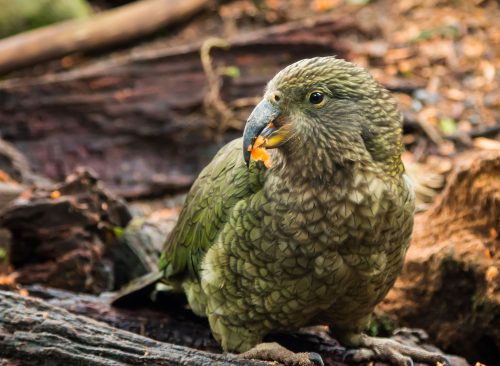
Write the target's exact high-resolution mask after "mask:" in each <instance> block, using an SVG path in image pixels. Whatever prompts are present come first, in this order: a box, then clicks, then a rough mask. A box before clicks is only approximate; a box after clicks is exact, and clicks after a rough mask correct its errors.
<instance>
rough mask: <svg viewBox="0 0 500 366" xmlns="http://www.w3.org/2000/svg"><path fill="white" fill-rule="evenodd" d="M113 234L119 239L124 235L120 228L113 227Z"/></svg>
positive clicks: (122, 229) (123, 230)
mask: <svg viewBox="0 0 500 366" xmlns="http://www.w3.org/2000/svg"><path fill="white" fill-rule="evenodd" d="M113 234H115V237H116V238H118V239H119V238H121V237H123V235H124V234H125V229H124V228H122V227H120V226H115V227H113Z"/></svg>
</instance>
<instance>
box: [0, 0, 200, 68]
mask: <svg viewBox="0 0 500 366" xmlns="http://www.w3.org/2000/svg"><path fill="white" fill-rule="evenodd" d="M208 3H209V2H208V1H207V0H142V1H137V2H135V3H132V4H129V5H126V6H122V7H119V8H116V9H113V10H109V11H106V12H103V13H100V14H97V15H95V16H93V17H91V18H88V19H84V20H71V21H66V22H63V23H60V24H54V25H49V26H46V27H43V28H39V29H35V30H33V31H30V32H25V33H21V34H18V35H15V36H12V37H9V38H6V39H4V40H2V41H0V74H3V73H7V72H10V71H13V70H15V69H18V68H20V67H24V66H29V65H33V64H35V63H37V62H40V61H46V60H50V59H53V58H57V57H61V56H64V55H67V54H69V53H72V52H76V51H89V50H92V49H96V48H101V47H105V46H110V45H114V44H117V43H121V42H124V41H129V40H132V39H136V38H138V37H141V36H144V35H147V34H151V33H153V32H155V31H157V30H158V29H160V28H162V27H165V26H167V25H170V24H172V23H175V22H178V21H180V20H183V19H186V18H187V17H189V16H191V15H193V14H194V13H196V12H197V11H199V10H200V9H202V8H203V7H204V6H206V5H207V4H208Z"/></svg>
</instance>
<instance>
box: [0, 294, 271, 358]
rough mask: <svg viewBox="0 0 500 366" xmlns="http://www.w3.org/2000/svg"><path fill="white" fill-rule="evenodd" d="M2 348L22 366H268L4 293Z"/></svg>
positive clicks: (0, 316) (3, 355) (0, 299)
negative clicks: (170, 340)
mask: <svg viewBox="0 0 500 366" xmlns="http://www.w3.org/2000/svg"><path fill="white" fill-rule="evenodd" d="M0 345H1V347H0V360H1V359H2V358H5V359H9V360H13V361H20V362H21V363H22V364H23V365H37V366H39V365H93V366H96V365H100V366H111V365H113V366H115V365H121V364H127V365H140V366H143V365H169V366H170V365H193V366H198V365H199V366H202V365H203V366H206V365H220V366H229V365H241V366H266V365H267V364H266V363H264V362H258V361H251V360H239V359H236V358H235V357H234V356H231V355H221V354H213V353H208V352H204V351H198V350H195V349H192V348H187V347H183V346H177V345H174V344H169V343H162V342H158V341H155V340H152V339H149V338H146V337H143V336H140V335H137V334H134V333H130V332H127V331H123V330H119V329H116V328H112V327H110V326H109V325H107V324H105V323H101V322H98V321H95V320H93V319H90V318H87V317H84V316H79V315H74V314H71V313H70V312H68V311H66V310H64V309H61V308H59V307H54V306H52V305H50V304H48V303H46V302H45V301H42V300H39V299H35V298H31V297H23V296H21V295H18V294H15V293H10V292H6V291H0Z"/></svg>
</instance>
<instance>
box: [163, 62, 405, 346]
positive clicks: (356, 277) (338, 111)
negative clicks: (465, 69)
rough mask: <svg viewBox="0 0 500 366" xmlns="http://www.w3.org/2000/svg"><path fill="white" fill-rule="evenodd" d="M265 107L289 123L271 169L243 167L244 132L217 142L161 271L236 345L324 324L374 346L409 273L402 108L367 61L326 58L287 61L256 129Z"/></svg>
mask: <svg viewBox="0 0 500 366" xmlns="http://www.w3.org/2000/svg"><path fill="white" fill-rule="evenodd" d="M314 92H317V93H319V94H316V97H317V96H318V95H321V96H323V97H322V98H319V97H317V98H316V99H318V98H319V99H322V100H321V101H320V103H317V104H313V103H312V102H311V100H313V101H314V102H316V100H314V99H313V98H311V93H314ZM266 108H267V110H272V111H273V112H272V113H274V114H272V116H273V121H274V122H273V123H274V125H275V127H276V129H279V128H281V127H283V126H286V129H282V130H281V131H282V135H283V136H280V140H279V141H280V143H279V144H276V146H270V147H276V148H275V149H273V150H270V151H271V153H272V159H273V164H272V167H271V168H270V169H266V168H265V167H264V166H263V164H262V163H261V162H258V163H256V162H250V164H249V166H247V164H246V162H245V160H244V151H245V147H244V146H243V143H242V140H241V139H238V140H235V141H232V142H231V143H229V144H227V145H226V146H225V147H223V148H222V149H221V150H220V151H219V153H218V154H217V156H216V157H215V158H214V159H213V161H212V162H211V163H210V164H209V165H208V166H207V167H206V168H205V169H204V170H203V171H202V173H201V174H200V176H199V177H198V179H197V181H196V182H195V184H194V186H193V187H192V189H191V191H190V193H189V195H188V198H187V201H186V203H185V206H184V209H183V211H182V213H181V215H180V218H179V222H178V224H177V226H176V228H175V229H174V231H173V232H172V233H171V235H170V237H169V238H168V240H167V243H166V246H165V251H164V254H163V256H162V259H161V270H162V271H164V279H163V281H164V282H166V283H168V284H169V285H170V286H173V287H174V288H179V289H180V288H181V287H182V288H183V290H184V291H185V293H186V295H187V298H188V301H189V304H190V305H191V307H192V309H193V311H194V312H195V313H197V314H199V315H202V316H207V317H208V319H209V322H210V326H211V329H212V332H213V334H214V336H215V338H216V339H217V340H218V341H220V342H221V344H222V347H223V348H224V350H226V351H233V352H243V351H246V350H248V349H250V348H252V347H253V346H255V345H256V344H258V343H259V342H261V340H262V337H263V336H265V335H266V334H267V333H269V332H270V331H275V330H279V329H294V328H299V327H303V326H309V325H317V324H328V325H331V326H332V327H333V328H334V329H335V333H336V334H337V335H339V336H340V337H341V339H343V340H344V341H345V342H346V343H348V344H349V345H352V346H360V347H368V346H367V345H366V344H364V343H362V342H361V341H359V342H358V338H359V337H358V338H356V337H357V336H358V335H359V333H360V332H361V331H362V330H363V329H364V328H365V327H366V325H367V323H368V321H369V317H370V314H371V312H372V310H373V308H374V306H375V305H376V304H377V303H378V302H380V301H381V300H382V299H383V297H384V296H385V294H386V293H387V291H388V290H389V289H390V287H391V286H392V284H393V282H394V280H395V278H396V276H397V274H398V273H399V271H400V269H401V266H402V264H403V260H404V256H405V253H406V250H407V248H408V245H409V240H410V235H411V231H412V224H413V210H414V194H413V190H412V188H411V185H410V183H409V181H408V179H407V178H406V176H405V174H404V168H403V165H402V163H401V159H400V154H401V151H402V143H401V115H400V113H399V111H398V108H397V105H396V103H395V101H394V100H393V99H392V98H391V96H390V94H389V92H388V91H387V90H385V89H384V88H383V87H381V86H380V85H379V84H378V83H377V82H376V81H375V80H374V79H373V78H372V77H371V76H370V75H369V74H368V73H367V72H366V71H365V70H364V69H362V68H360V67H357V66H355V65H353V64H351V63H348V62H346V61H343V60H340V59H336V58H334V57H323V58H313V59H307V60H302V61H299V62H297V63H295V64H292V65H290V66H289V67H287V68H285V69H284V70H282V71H281V72H279V73H278V74H277V75H276V76H275V77H274V78H273V79H272V80H271V81H270V82H269V84H268V86H267V88H266V92H265V95H264V97H263V102H261V104H260V105H259V106H258V107H257V108H256V111H255V112H254V114H253V115H252V116H251V118H250V120H249V122H248V125H249V126H250V127H248V131H257V130H256V128H257V127H255V126H257V125H255V126H254V124H255V123H257V122H255V121H254V120H258V119H259V118H260V117H259V116H260V115H261V114H259V113H264V112H265V110H266ZM263 110H264V112H262V111H263ZM269 113H271V112H269ZM262 115H264V114H262ZM262 118H264V117H262ZM262 118H260V119H262ZM264 119H265V118H264ZM251 121H254V122H251ZM269 122H272V121H268V120H263V121H259V122H258V123H260V124H258V126H261V125H262V127H258V128H259V129H260V130H262V128H263V126H265V125H267V124H268V123H269ZM252 126H253V127H252ZM252 128H253V129H252ZM248 131H247V130H246V131H245V140H244V141H245V143H246V142H247V141H248V139H250V138H251V137H255V136H250V137H249V136H247V135H249V134H251V132H248ZM283 131H286V134H285V132H283ZM258 132H259V131H257V132H255V133H258ZM370 339H371V338H370ZM360 342H361V343H360ZM358 343H359V344H358Z"/></svg>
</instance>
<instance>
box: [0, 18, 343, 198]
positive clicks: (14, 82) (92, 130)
mask: <svg viewBox="0 0 500 366" xmlns="http://www.w3.org/2000/svg"><path fill="white" fill-rule="evenodd" d="M352 29H353V22H352V21H351V20H350V19H342V20H338V19H337V20H335V19H332V18H331V17H328V18H321V19H317V20H314V21H307V22H300V23H296V24H284V25H280V26H275V27H271V28H268V29H266V30H264V31H257V32H252V33H247V34H241V35H237V36H235V37H234V38H232V39H229V40H228V41H229V44H230V45H231V47H230V48H229V49H227V50H220V49H215V50H213V52H212V54H213V57H212V60H211V61H212V62H211V63H212V68H213V72H215V73H216V75H217V76H220V75H219V74H224V73H225V71H224V70H226V69H225V68H226V67H229V66H232V67H236V68H237V70H238V73H239V76H235V77H233V78H231V77H227V76H220V77H222V78H223V85H222V88H221V89H220V97H221V98H222V100H223V101H225V102H226V103H228V104H229V105H230V106H231V108H232V109H233V110H236V112H237V113H236V114H235V115H234V118H232V120H231V121H230V125H231V126H233V127H232V128H231V129H230V131H229V133H226V134H223V133H222V132H223V130H225V129H222V130H221V128H220V123H221V121H222V120H223V119H224V118H227V115H226V116H224V115H223V114H224V113H223V112H221V108H219V107H220V103H218V101H214V100H212V101H211V102H207V103H206V102H205V96H206V94H207V92H210V91H211V90H213V85H211V84H210V83H209V82H208V81H207V77H206V73H205V71H204V68H203V65H202V62H201V59H200V53H199V50H200V44H193V45H186V46H180V47H177V48H165V49H160V50H143V51H141V52H137V51H131V52H130V53H129V54H128V55H127V56H124V57H120V58H117V59H115V58H109V59H108V60H106V61H104V62H94V63H92V64H90V65H88V66H86V67H80V68H77V69H73V70H71V71H68V72H62V73H58V74H49V75H45V76H41V77H38V78H26V79H10V80H6V81H3V82H1V83H0V121H1V123H0V135H1V136H3V137H4V138H5V139H6V140H8V141H10V142H13V143H15V145H16V147H18V148H19V149H20V150H21V151H22V152H24V153H25V154H26V156H27V158H28V160H29V161H30V163H31V164H32V166H33V169H34V170H35V171H36V172H39V173H41V174H42V175H45V176H48V177H50V178H52V179H54V180H56V181H60V180H62V179H64V177H65V176H66V175H68V174H70V173H71V172H72V171H73V170H74V169H75V167H77V166H80V165H83V166H88V167H91V168H92V169H94V170H95V171H96V172H97V173H98V174H99V176H100V177H101V178H102V179H103V180H104V182H106V184H107V185H108V186H109V187H110V188H111V189H113V190H114V191H115V192H117V193H119V194H121V195H122V196H124V197H126V198H134V197H135V198H136V197H141V196H158V195H161V194H164V193H165V192H171V191H176V190H182V189H186V188H188V187H189V186H190V185H191V183H192V182H193V180H194V179H195V177H196V175H197V173H198V172H199V171H200V170H201V168H202V167H203V166H205V165H206V163H207V162H208V161H209V159H210V158H211V157H212V155H213V154H215V152H216V151H217V149H218V147H219V145H218V143H217V141H221V139H222V140H224V139H226V140H227V139H230V138H233V137H236V136H237V135H239V134H241V132H237V133H235V127H236V129H237V128H239V127H240V126H243V123H244V120H245V119H246V118H247V116H248V114H249V112H250V110H251V108H252V107H253V105H254V104H256V100H255V99H252V98H255V97H258V96H260V95H261V94H262V90H263V88H264V85H265V83H266V82H267V81H268V80H270V79H271V77H272V76H273V75H274V74H275V73H276V72H277V71H279V70H280V69H282V68H283V67H284V66H286V65H288V64H290V63H292V62H294V61H296V60H298V59H302V58H306V57H313V56H322V55H332V54H336V55H339V56H345V53H346V49H345V48H344V47H343V46H342V44H341V43H340V42H339V41H338V39H337V35H339V34H340V33H341V32H348V31H349V30H352ZM233 71H234V68H233ZM210 79H211V80H212V79H213V78H210ZM241 98H250V100H248V99H241ZM234 103H235V104H234ZM222 109H223V108H222ZM223 110H224V109H223ZM231 131H232V132H233V133H231Z"/></svg>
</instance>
